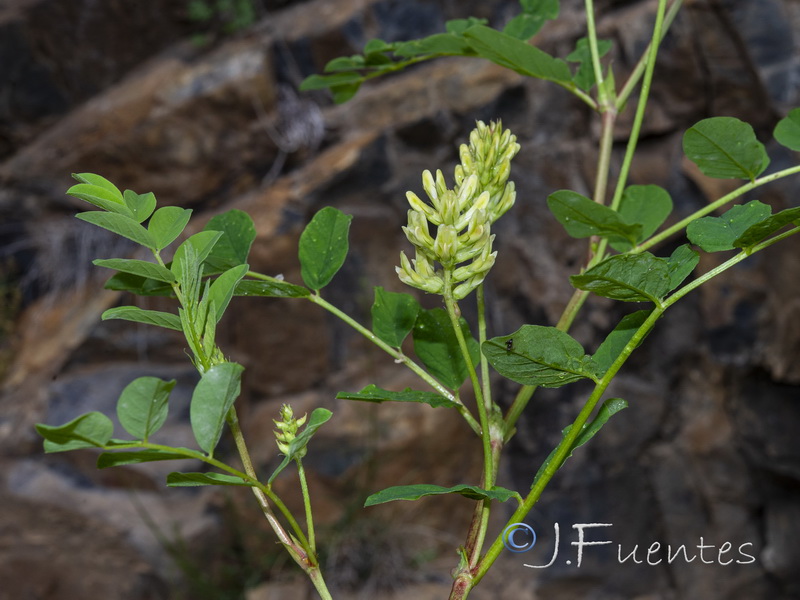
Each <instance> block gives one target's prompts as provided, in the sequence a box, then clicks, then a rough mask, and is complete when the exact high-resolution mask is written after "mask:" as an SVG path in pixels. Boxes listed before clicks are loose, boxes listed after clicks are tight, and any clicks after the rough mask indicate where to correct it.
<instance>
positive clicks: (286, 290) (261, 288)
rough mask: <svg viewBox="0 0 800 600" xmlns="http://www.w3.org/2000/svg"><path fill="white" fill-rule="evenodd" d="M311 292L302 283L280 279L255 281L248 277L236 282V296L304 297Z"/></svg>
mask: <svg viewBox="0 0 800 600" xmlns="http://www.w3.org/2000/svg"><path fill="white" fill-rule="evenodd" d="M310 294H311V292H310V291H309V290H308V289H307V288H304V287H303V286H301V285H295V284H293V283H288V282H286V281H281V280H280V279H272V280H271V281H262V280H260V279H259V280H258V281H254V280H252V279H247V280H245V281H240V282H239V283H237V284H236V289H235V290H234V291H233V295H234V296H264V297H267V298H304V297H306V296H308V295H310Z"/></svg>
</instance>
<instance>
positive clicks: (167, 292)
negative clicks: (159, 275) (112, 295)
mask: <svg viewBox="0 0 800 600" xmlns="http://www.w3.org/2000/svg"><path fill="white" fill-rule="evenodd" d="M172 277H173V279H174V275H173V276H172ZM103 287H105V288H106V289H107V290H117V291H120V292H131V293H132V294H136V295H137V296H167V297H169V296H174V295H175V292H174V290H173V289H172V286H170V285H169V284H167V283H164V282H163V281H157V280H155V279H150V278H148V277H141V276H139V275H133V274H132V273H123V272H120V273H117V274H116V275H114V276H113V277H111V279H109V280H108V281H106V283H105V285H104V286H103Z"/></svg>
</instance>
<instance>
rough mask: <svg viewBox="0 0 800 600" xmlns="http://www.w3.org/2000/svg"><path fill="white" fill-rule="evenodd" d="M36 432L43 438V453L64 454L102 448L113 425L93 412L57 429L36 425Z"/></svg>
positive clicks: (106, 418) (108, 438)
mask: <svg viewBox="0 0 800 600" xmlns="http://www.w3.org/2000/svg"><path fill="white" fill-rule="evenodd" d="M36 431H37V432H38V433H39V435H40V436H42V437H43V438H44V451H45V452H47V453H50V452H66V451H67V450H77V449H79V448H102V447H103V446H104V445H105V444H106V443H107V442H108V441H109V440H110V439H111V436H112V435H113V434H114V423H112V422H111V419H109V418H108V417H107V416H105V415H104V414H103V413H100V412H96V411H95V412H90V413H86V414H85V415H81V416H80V417H77V418H76V419H73V420H72V421H70V422H69V423H66V424H64V425H60V426H58V427H54V426H51V425H42V424H38V425H36Z"/></svg>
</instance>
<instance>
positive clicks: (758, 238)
mask: <svg viewBox="0 0 800 600" xmlns="http://www.w3.org/2000/svg"><path fill="white" fill-rule="evenodd" d="M789 223H794V224H795V225H798V224H800V206H798V207H795V208H787V209H785V210H782V211H780V212H778V213H775V214H774V215H772V216H771V217H768V218H766V219H764V220H763V221H760V222H759V223H756V224H755V225H751V226H750V227H748V228H747V229H746V230H745V231H744V233H743V234H742V235H740V236H739V237H738V238H736V239H735V240H734V241H733V246H734V247H736V248H745V249H750V248H752V247H753V246H755V245H756V244H758V243H759V242H763V241H764V240H765V239H767V238H768V237H769V236H771V235H772V234H773V233H775V232H777V231H779V230H781V229H783V228H784V227H786V226H787V225H788V224H789Z"/></svg>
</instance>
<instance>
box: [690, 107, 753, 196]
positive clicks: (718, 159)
mask: <svg viewBox="0 0 800 600" xmlns="http://www.w3.org/2000/svg"><path fill="white" fill-rule="evenodd" d="M683 151H684V153H685V154H686V157H687V158H688V159H689V160H691V161H692V162H693V163H695V164H696V165H697V166H698V167H699V168H700V170H701V171H702V172H703V173H705V174H706V175H708V176H709V177H716V178H719V179H749V180H750V181H753V180H755V178H756V177H758V176H759V175H760V174H761V173H762V172H763V171H764V169H766V168H767V165H769V157H768V156H767V152H766V150H765V148H764V144H762V143H761V142H759V141H758V139H756V134H755V132H754V131H753V128H752V127H751V126H750V125H748V124H747V123H744V122H743V121H740V120H739V119H736V118H734V117H712V118H710V119H703V120H702V121H700V122H699V123H697V124H696V125H694V126H693V127H691V128H690V129H689V130H688V131H687V132H686V133H685V134H684V136H683Z"/></svg>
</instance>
